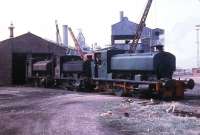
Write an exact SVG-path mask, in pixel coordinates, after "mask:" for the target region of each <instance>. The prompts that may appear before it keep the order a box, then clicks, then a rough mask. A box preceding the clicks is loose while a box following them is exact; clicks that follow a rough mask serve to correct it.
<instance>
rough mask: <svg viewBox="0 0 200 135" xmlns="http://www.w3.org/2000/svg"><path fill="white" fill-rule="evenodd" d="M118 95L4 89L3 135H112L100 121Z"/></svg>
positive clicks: (0, 102) (0, 106)
mask: <svg viewBox="0 0 200 135" xmlns="http://www.w3.org/2000/svg"><path fill="white" fill-rule="evenodd" d="M111 102H113V103H114V102H120V98H118V97H115V96H106V95H97V94H86V93H75V92H70V91H66V90H55V89H42V88H29V87H1V88H0V135H111V134H116V135H117V133H115V131H114V130H113V129H111V128H109V127H106V126H103V125H102V124H101V123H100V122H99V114H100V113H101V112H102V111H103V107H104V106H105V105H106V104H107V103H111Z"/></svg>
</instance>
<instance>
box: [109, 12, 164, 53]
mask: <svg viewBox="0 0 200 135" xmlns="http://www.w3.org/2000/svg"><path fill="white" fill-rule="evenodd" d="M137 27H138V24H137V23H135V22H132V21H129V19H128V17H125V16H124V13H123V11H121V12H120V21H119V22H118V23H115V24H113V25H112V35H111V44H112V46H113V47H116V48H120V49H125V50H129V47H130V44H131V43H132V41H133V37H134V35H135V34H136V31H137ZM163 34H164V30H163V29H159V28H156V29H151V28H148V27H144V29H143V32H142V35H141V44H140V45H139V46H138V49H144V50H145V51H150V49H151V46H154V45H156V44H164V43H158V41H159V42H160V41H161V40H160V37H161V36H160V35H163ZM162 40H164V39H162Z"/></svg>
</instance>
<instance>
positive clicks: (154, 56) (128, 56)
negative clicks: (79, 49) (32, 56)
mask: <svg viewBox="0 0 200 135" xmlns="http://www.w3.org/2000/svg"><path fill="white" fill-rule="evenodd" d="M32 64H33V65H32V67H33V68H32V76H31V77H30V78H29V79H30V80H31V81H32V82H34V84H36V85H37V86H40V85H43V86H46V87H50V86H63V87H67V88H69V89H79V90H84V89H91V90H92V89H93V88H94V89H95V90H99V91H101V90H109V91H112V92H113V93H114V94H116V95H118V96H125V95H129V94H132V93H134V92H138V91H147V92H148V93H151V94H153V95H159V96H160V97H163V98H183V97H184V91H185V89H193V87H194V81H193V80H191V79H190V80H174V79H172V75H173V72H174V71H175V69H176V58H175V56H174V55H173V54H171V53H169V52H165V51H163V50H159V49H157V50H155V51H152V52H146V53H127V52H126V51H125V50H120V49H114V48H112V49H104V50H101V51H96V52H94V54H93V55H88V56H87V59H86V60H82V59H81V58H80V57H79V56H73V55H66V56H61V57H58V56H55V57H53V58H51V59H49V60H45V61H38V62H35V63H32Z"/></svg>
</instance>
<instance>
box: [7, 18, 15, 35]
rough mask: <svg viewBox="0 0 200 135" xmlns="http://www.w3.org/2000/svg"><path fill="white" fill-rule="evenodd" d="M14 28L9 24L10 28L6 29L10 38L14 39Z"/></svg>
mask: <svg viewBox="0 0 200 135" xmlns="http://www.w3.org/2000/svg"><path fill="white" fill-rule="evenodd" d="M14 28H15V27H14V26H13V23H12V22H11V23H10V27H8V29H9V30H10V38H13V37H14Z"/></svg>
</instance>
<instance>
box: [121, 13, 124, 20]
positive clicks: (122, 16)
mask: <svg viewBox="0 0 200 135" xmlns="http://www.w3.org/2000/svg"><path fill="white" fill-rule="evenodd" d="M123 18H124V11H120V21H123Z"/></svg>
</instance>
